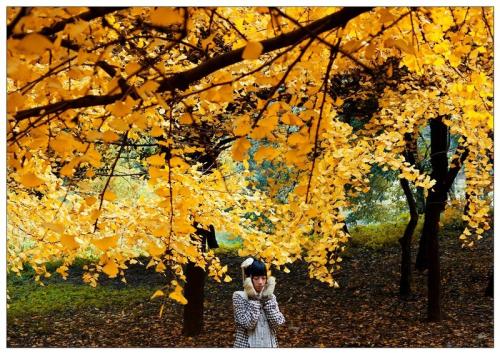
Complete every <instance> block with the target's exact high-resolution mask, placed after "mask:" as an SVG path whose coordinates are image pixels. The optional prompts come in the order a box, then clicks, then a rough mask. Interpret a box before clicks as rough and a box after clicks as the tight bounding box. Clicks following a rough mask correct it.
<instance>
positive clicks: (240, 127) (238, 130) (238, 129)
mask: <svg viewBox="0 0 500 354" xmlns="http://www.w3.org/2000/svg"><path fill="white" fill-rule="evenodd" d="M251 129H252V126H251V122H250V116H249V115H243V116H241V117H239V118H237V119H236V120H235V121H234V129H233V132H234V134H235V135H237V136H243V135H246V134H248V133H249V132H250V130H251Z"/></svg>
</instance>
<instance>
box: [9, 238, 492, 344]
mask: <svg viewBox="0 0 500 354" xmlns="http://www.w3.org/2000/svg"><path fill="white" fill-rule="evenodd" d="M483 241H484V242H482V243H480V245H479V246H478V248H477V249H476V250H473V251H470V250H464V249H461V248H460V246H459V245H458V242H457V240H455V239H449V238H446V239H443V240H442V241H441V250H442V251H441V252H442V253H441V254H442V258H441V259H442V276H443V289H444V294H443V309H444V312H445V313H446V319H445V320H443V321H441V322H439V323H428V322H426V321H425V317H426V277H425V275H424V274H417V273H416V272H415V273H414V283H413V284H414V286H413V289H414V296H413V297H412V298H411V299H410V300H407V301H402V300H400V299H399V297H398V281H399V249H398V248H397V247H394V248H387V249H385V250H383V251H378V252H376V251H370V250H365V249H361V248H357V249H353V250H352V252H351V256H350V257H344V261H343V269H342V271H341V272H340V274H339V275H338V277H337V280H338V282H339V284H340V286H341V287H340V288H339V289H331V288H328V287H327V286H325V285H323V284H321V283H319V282H318V281H314V280H310V279H308V278H307V268H306V266H305V265H304V264H294V265H292V266H291V267H290V269H291V272H290V273H289V274H285V273H276V274H274V275H275V276H276V277H277V287H276V296H277V298H278V302H279V305H280V309H281V311H282V312H283V314H284V315H285V317H286V320H287V322H286V324H285V326H284V327H283V328H282V329H281V330H280V331H279V336H278V340H279V342H280V346H281V347H322V346H324V347H493V299H492V298H489V297H485V296H483V293H484V288H485V286H486V284H487V275H488V271H489V270H490V269H492V266H493V240H492V237H491V236H489V237H486V238H485V239H484V240H483ZM222 262H223V263H224V264H228V265H229V275H230V276H231V277H232V278H233V279H234V280H233V282H231V283H229V284H227V283H224V284H218V283H216V282H213V281H210V280H209V281H208V282H207V288H206V304H205V332H204V333H203V334H201V335H200V336H198V337H194V338H186V337H183V336H182V335H181V328H182V323H181V319H182V307H181V306H179V305H176V304H173V305H171V306H170V307H169V308H166V309H165V311H164V314H163V317H162V318H161V319H160V318H159V317H158V311H159V308H158V305H157V304H154V303H151V302H144V303H136V304H130V306H128V307H127V308H117V307H113V306H111V307H108V308H104V309H97V308H94V309H85V310H81V311H70V312H65V313H52V314H51V315H50V316H44V317H40V316H34V317H31V318H23V319H22V320H20V319H15V320H12V319H8V329H7V345H8V347H68V346H70V347H231V346H232V345H233V336H234V324H233V313H232V303H231V295H232V292H233V291H235V290H239V286H240V278H241V273H240V269H239V263H240V262H241V258H239V257H225V258H223V259H222ZM127 279H128V283H129V284H128V286H134V285H136V284H140V283H144V282H149V283H155V282H158V284H162V282H163V281H164V280H163V279H161V277H158V276H157V275H154V274H150V275H147V276H143V275H140V273H137V274H134V271H133V270H132V272H131V273H130V274H129V275H128V277H127ZM115 285H116V284H115ZM108 286H109V285H108ZM116 286H119V285H116Z"/></svg>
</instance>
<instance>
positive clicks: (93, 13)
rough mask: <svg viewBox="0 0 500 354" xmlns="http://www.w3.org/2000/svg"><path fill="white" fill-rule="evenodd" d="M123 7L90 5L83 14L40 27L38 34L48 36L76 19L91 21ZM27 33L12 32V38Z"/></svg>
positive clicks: (22, 36)
mask: <svg viewBox="0 0 500 354" xmlns="http://www.w3.org/2000/svg"><path fill="white" fill-rule="evenodd" d="M123 9H126V7H91V8H90V10H89V11H87V12H84V13H83V14H80V15H77V16H73V17H69V18H66V19H64V20H62V21H59V22H56V23H54V24H53V25H52V26H49V27H44V28H42V29H41V30H40V31H39V32H38V34H41V35H44V36H47V37H49V36H52V35H54V34H56V33H58V32H61V31H62V30H64V27H66V25H67V24H69V23H74V22H76V21H78V20H83V21H91V20H93V19H96V18H98V17H102V16H105V15H107V14H109V13H112V12H115V11H119V10H123ZM28 34H31V33H14V34H13V35H12V38H16V39H21V38H24V37H26V36H27V35H28Z"/></svg>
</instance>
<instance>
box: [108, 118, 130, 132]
mask: <svg viewBox="0 0 500 354" xmlns="http://www.w3.org/2000/svg"><path fill="white" fill-rule="evenodd" d="M109 126H110V127H111V128H113V129H115V130H118V131H120V132H125V131H127V130H128V128H129V126H128V123H127V121H126V120H125V119H123V118H115V119H113V120H112V121H111V122H109Z"/></svg>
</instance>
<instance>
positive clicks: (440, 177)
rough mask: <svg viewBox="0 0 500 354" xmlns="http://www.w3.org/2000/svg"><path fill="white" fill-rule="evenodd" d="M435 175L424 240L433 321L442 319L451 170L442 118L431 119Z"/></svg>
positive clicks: (432, 160)
mask: <svg viewBox="0 0 500 354" xmlns="http://www.w3.org/2000/svg"><path fill="white" fill-rule="evenodd" d="M429 124H430V127H431V165H432V172H431V178H432V179H434V180H435V181H436V184H435V185H434V186H433V188H432V189H431V190H429V191H428V193H429V194H428V195H427V201H426V203H425V219H424V227H423V231H422V239H426V243H427V244H426V246H427V247H426V249H424V250H423V251H424V252H423V254H424V259H425V260H426V261H427V266H428V269H429V273H428V278H427V290H428V303H427V316H428V319H429V320H430V321H440V320H441V319H442V313H441V268H440V264H439V239H438V235H439V219H440V217H441V212H442V211H443V210H444V207H445V202H446V198H447V193H448V190H449V188H446V187H445V185H444V184H445V180H446V175H447V173H448V156H447V153H448V147H449V144H448V139H449V137H448V127H447V126H446V125H445V124H444V123H443V122H442V117H438V118H435V119H431V121H430V123H429Z"/></svg>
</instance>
